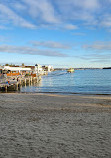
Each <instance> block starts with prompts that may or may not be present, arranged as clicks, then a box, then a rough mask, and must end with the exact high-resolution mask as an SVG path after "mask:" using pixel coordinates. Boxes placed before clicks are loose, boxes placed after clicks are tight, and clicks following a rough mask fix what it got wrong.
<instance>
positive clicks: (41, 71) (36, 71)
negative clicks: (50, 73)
mask: <svg viewBox="0 0 111 158" xmlns="http://www.w3.org/2000/svg"><path fill="white" fill-rule="evenodd" d="M35 73H36V74H42V73H43V69H42V66H41V65H40V64H36V65H35Z"/></svg>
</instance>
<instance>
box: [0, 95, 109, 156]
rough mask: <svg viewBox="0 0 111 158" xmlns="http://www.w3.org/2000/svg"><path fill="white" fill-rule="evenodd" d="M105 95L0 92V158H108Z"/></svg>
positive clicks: (107, 118) (107, 100)
mask: <svg viewBox="0 0 111 158" xmlns="http://www.w3.org/2000/svg"><path fill="white" fill-rule="evenodd" d="M110 148H111V96H110V95H106V96H104V95H96V96H91V95H90V96H85V95H84V96H77V95H70V96H68V95H57V94H37V93H33V94H31V93H28V94H25V93H11V94H3V93H1V94H0V158H110V157H111V149H110Z"/></svg>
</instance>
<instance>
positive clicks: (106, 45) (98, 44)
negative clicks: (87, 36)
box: [83, 41, 111, 51]
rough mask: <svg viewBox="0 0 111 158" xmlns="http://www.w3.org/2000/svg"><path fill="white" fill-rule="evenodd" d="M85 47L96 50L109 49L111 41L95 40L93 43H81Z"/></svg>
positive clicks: (110, 48) (110, 49)
mask: <svg viewBox="0 0 111 158" xmlns="http://www.w3.org/2000/svg"><path fill="white" fill-rule="evenodd" d="M83 48H85V49H91V50H96V51H111V41H109V42H101V41H99V42H95V43H94V44H91V45H90V44H86V45H83Z"/></svg>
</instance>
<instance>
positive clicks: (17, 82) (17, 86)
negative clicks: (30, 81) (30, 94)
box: [16, 82, 18, 91]
mask: <svg viewBox="0 0 111 158" xmlns="http://www.w3.org/2000/svg"><path fill="white" fill-rule="evenodd" d="M16 90H17V91H18V82H17V84H16Z"/></svg>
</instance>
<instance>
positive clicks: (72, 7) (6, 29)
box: [0, 0, 111, 67]
mask: <svg viewBox="0 0 111 158" xmlns="http://www.w3.org/2000/svg"><path fill="white" fill-rule="evenodd" d="M110 6H111V0H18V1H17V0H1V1H0V64H5V63H13V64H21V63H25V64H27V65H34V64H36V63H39V64H52V65H54V67H107V66H111V9H110Z"/></svg>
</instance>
